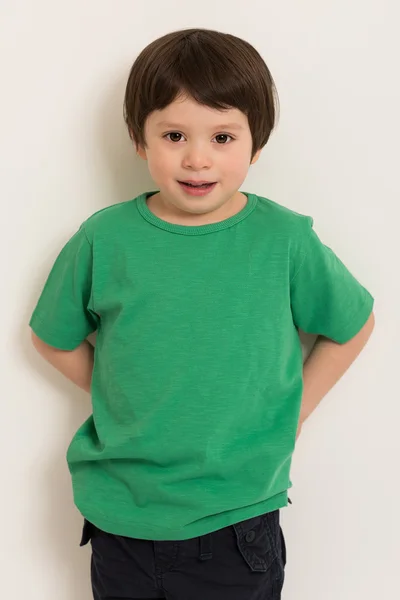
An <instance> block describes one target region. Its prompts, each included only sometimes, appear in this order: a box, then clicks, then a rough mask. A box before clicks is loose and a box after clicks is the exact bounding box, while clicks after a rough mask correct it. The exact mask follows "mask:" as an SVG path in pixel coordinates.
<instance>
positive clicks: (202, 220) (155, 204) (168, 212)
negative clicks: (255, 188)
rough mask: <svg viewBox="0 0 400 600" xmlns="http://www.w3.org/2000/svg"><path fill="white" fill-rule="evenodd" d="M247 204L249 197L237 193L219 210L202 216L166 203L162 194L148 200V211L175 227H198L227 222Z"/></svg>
mask: <svg viewBox="0 0 400 600" xmlns="http://www.w3.org/2000/svg"><path fill="white" fill-rule="evenodd" d="M246 204H247V196H245V194H243V193H242V192H236V194H234V195H233V196H232V198H231V199H230V200H229V201H228V202H226V203H225V204H224V205H223V206H221V207H220V208H219V209H217V210H215V211H213V212H210V213H205V214H201V215H196V214H191V213H184V212H183V211H179V209H176V208H175V207H173V206H172V207H171V205H170V204H167V203H166V202H164V199H163V198H162V196H161V194H160V192H158V193H157V194H154V195H153V196H150V198H148V199H147V207H148V209H149V210H150V211H151V212H152V213H153V214H154V215H155V216H156V217H158V218H159V219H162V220H163V221H167V222H168V223H171V224H174V225H186V226H198V225H210V224H212V223H218V222H220V221H225V220H226V219H229V218H230V217H233V216H234V215H236V214H237V213H239V212H240V211H241V210H243V208H244V207H245V206H246Z"/></svg>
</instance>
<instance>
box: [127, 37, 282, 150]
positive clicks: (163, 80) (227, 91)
mask: <svg viewBox="0 0 400 600" xmlns="http://www.w3.org/2000/svg"><path fill="white" fill-rule="evenodd" d="M180 94H184V95H185V94H187V95H188V96H191V97H192V98H193V99H194V100H196V101H197V102H199V103H200V104H203V105H206V106H209V107H210V108H216V109H220V110H223V109H228V108H237V109H239V110H240V111H242V112H243V113H244V114H245V115H246V116H247V118H248V121H249V127H250V131H251V135H252V139H253V149H252V157H253V156H254V154H255V153H256V152H257V150H260V149H261V148H263V147H264V146H265V144H266V143H267V142H268V139H269V136H270V134H271V132H272V130H273V128H274V126H275V122H276V108H277V105H278V94H277V91H276V87H275V83H274V81H273V79H272V76H271V73H270V71H269V69H268V67H267V65H266V64H265V62H264V60H263V59H262V57H261V56H260V54H259V53H258V52H257V50H255V48H253V46H252V45H251V44H249V43H248V42H246V41H244V40H242V39H240V38H238V37H236V36H234V35H231V34H228V33H221V32H218V31H212V30H209V29H183V30H180V31H174V32H172V33H168V34H167V35H164V36H162V37H160V38H158V39H156V40H154V41H153V42H151V43H150V44H149V45H148V46H146V48H144V50H142V52H141V53H140V54H139V56H138V57H137V59H136V60H135V62H134V64H133V66H132V69H131V71H130V74H129V78H128V82H127V86H126V91H125V99H124V119H125V122H126V124H127V126H128V130H129V135H130V137H131V139H132V140H133V141H134V142H135V143H136V144H137V145H140V146H143V147H145V146H146V142H145V137H144V126H145V122H146V119H147V117H148V116H149V115H150V114H151V113H152V112H153V111H155V110H162V109H163V108H165V107H166V106H168V105H169V104H170V103H171V102H173V101H174V100H175V99H176V98H177V97H178V96H179V95H180ZM275 102H276V104H275Z"/></svg>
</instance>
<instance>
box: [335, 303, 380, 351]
mask: <svg viewBox="0 0 400 600" xmlns="http://www.w3.org/2000/svg"><path fill="white" fill-rule="evenodd" d="M373 307H374V298H373V297H372V296H371V294H370V293H369V292H367V291H366V298H365V301H364V303H363V305H362V306H361V308H360V309H359V310H358V311H357V313H356V314H355V315H353V318H352V319H351V320H350V323H349V325H348V326H347V327H346V328H344V329H342V330H341V331H340V334H339V335H337V336H336V337H335V341H336V342H338V343H339V344H345V343H346V342H349V341H350V340H351V339H352V338H353V337H354V336H355V335H357V333H359V331H361V329H362V328H363V327H364V325H365V324H366V322H367V320H368V318H369V316H370V315H371V313H372V309H373Z"/></svg>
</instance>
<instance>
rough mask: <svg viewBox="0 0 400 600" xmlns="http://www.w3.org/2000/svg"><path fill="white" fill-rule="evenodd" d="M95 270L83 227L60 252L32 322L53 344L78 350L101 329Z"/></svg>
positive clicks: (44, 337) (37, 331)
mask: <svg viewBox="0 0 400 600" xmlns="http://www.w3.org/2000/svg"><path fill="white" fill-rule="evenodd" d="M92 272H93V257H92V246H91V244H90V243H89V241H88V239H87V237H86V234H85V230H84V226H82V227H81V228H80V230H79V231H78V232H77V233H76V234H75V235H74V236H73V237H72V238H71V239H70V240H69V242H67V244H66V245H65V246H64V248H63V249H62V250H61V252H60V254H59V255H58V257H57V259H56V261H55V263H54V265H53V267H52V269H51V271H50V274H49V277H48V279H47V281H46V284H45V286H44V288H43V291H42V293H41V295H40V298H39V301H38V303H37V305H36V308H35V310H34V312H33V314H32V317H31V320H30V323H29V324H30V326H31V328H32V330H33V332H34V333H35V334H36V335H37V336H38V337H39V338H40V339H41V340H42V341H43V342H45V343H46V344H48V345H49V346H53V347H55V348H59V349H60V350H74V349H75V348H76V347H77V346H79V344H80V343H81V342H82V341H83V340H84V339H85V338H86V337H87V336H88V335H89V334H90V333H92V332H93V331H95V330H96V329H97V325H98V316H97V315H96V313H95V311H94V307H93V294H92V279H93V277H92Z"/></svg>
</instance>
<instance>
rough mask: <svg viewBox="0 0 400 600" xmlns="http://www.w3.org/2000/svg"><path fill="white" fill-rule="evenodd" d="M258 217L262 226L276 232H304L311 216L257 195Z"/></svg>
mask: <svg viewBox="0 0 400 600" xmlns="http://www.w3.org/2000/svg"><path fill="white" fill-rule="evenodd" d="M257 198H258V203H257V210H258V217H259V219H258V220H259V221H260V224H261V225H262V226H265V227H268V228H269V229H271V230H273V231H275V232H276V233H284V232H286V233H288V234H289V235H292V234H295V233H296V234H304V233H305V232H306V231H307V229H309V228H310V227H312V225H313V222H314V220H313V218H312V217H311V216H309V215H306V214H302V213H299V212H296V211H294V210H293V209H291V208H288V207H287V206H284V205H283V204H279V203H278V202H275V201H274V200H270V199H269V198H265V197H263V196H259V195H257Z"/></svg>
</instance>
